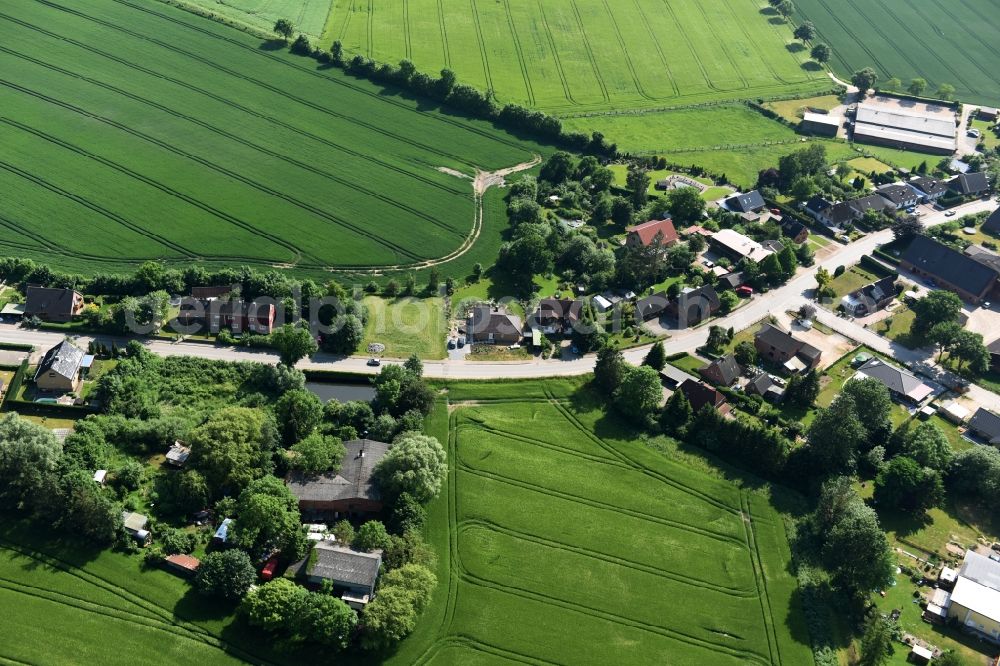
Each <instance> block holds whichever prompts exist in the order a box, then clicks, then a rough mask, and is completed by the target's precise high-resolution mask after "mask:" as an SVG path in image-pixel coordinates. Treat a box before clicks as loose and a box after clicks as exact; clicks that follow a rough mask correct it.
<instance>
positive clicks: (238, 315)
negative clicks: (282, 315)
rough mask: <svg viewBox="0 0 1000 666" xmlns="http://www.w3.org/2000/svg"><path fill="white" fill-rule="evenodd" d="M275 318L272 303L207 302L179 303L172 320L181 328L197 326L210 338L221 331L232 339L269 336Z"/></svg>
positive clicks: (212, 299)
mask: <svg viewBox="0 0 1000 666" xmlns="http://www.w3.org/2000/svg"><path fill="white" fill-rule="evenodd" d="M276 314H277V310H276V309H275V307H274V303H253V302H249V303H248V302H246V301H241V300H226V299H218V298H210V299H208V300H206V301H195V302H193V303H191V302H189V303H183V304H182V305H181V310H180V312H178V313H177V318H176V320H177V323H178V324H180V325H182V326H197V327H199V328H200V329H201V330H203V331H208V332H210V333H213V334H215V333H218V332H219V331H220V330H222V329H224V328H225V329H229V330H230V331H232V332H233V334H234V335H239V334H241V333H243V332H245V331H250V332H251V333H259V334H260V335H269V334H270V333H271V331H272V330H274V318H275V316H276Z"/></svg>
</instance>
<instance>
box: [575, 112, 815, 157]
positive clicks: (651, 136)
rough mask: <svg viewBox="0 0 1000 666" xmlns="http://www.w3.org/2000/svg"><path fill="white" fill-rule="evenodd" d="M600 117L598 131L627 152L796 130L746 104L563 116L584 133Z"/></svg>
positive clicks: (750, 142) (738, 143) (720, 144)
mask: <svg viewBox="0 0 1000 666" xmlns="http://www.w3.org/2000/svg"><path fill="white" fill-rule="evenodd" d="M595 121H598V122H599V123H600V124H599V127H600V129H601V131H602V132H604V133H605V134H606V135H607V136H609V137H611V139H613V140H614V141H615V142H616V143H617V144H618V148H619V149H620V150H622V151H624V152H628V153H657V154H661V153H662V154H664V155H666V156H667V158H668V159H670V154H671V153H673V152H681V151H684V150H691V149H714V148H729V147H744V146H760V145H767V144H773V143H793V142H795V141H797V140H798V136H797V135H796V134H795V131H794V130H793V129H791V128H790V127H788V126H786V125H782V124H781V123H779V122H777V121H775V120H771V119H770V118H766V117H764V116H763V115H761V114H760V113H758V112H756V111H754V110H753V109H751V108H749V107H747V106H746V105H744V104H722V105H719V106H709V107H705V108H688V109H673V110H670V111H662V112H655V113H639V114H620V115H608V116H598V117H595V116H579V117H571V118H565V119H563V124H564V125H565V127H566V128H567V129H569V130H575V131H578V132H586V131H588V129H590V128H592V127H593V126H594V125H593V123H594V122H595Z"/></svg>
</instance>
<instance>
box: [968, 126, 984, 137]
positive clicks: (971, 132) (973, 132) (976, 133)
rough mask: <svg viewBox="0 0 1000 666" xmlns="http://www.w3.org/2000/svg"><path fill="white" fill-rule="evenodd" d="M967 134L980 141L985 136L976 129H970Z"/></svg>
mask: <svg viewBox="0 0 1000 666" xmlns="http://www.w3.org/2000/svg"><path fill="white" fill-rule="evenodd" d="M966 134H967V135H968V136H971V137H972V138H973V139H978V138H979V137H981V136H982V135H983V133H982V132H980V131H979V130H977V129H976V128H972V129H970V130H969V131H968V132H966Z"/></svg>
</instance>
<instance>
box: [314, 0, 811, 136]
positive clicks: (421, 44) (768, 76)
mask: <svg viewBox="0 0 1000 666" xmlns="http://www.w3.org/2000/svg"><path fill="white" fill-rule="evenodd" d="M764 7H765V5H764V4H763V3H756V2H740V1H737V0H722V2H720V3H715V4H713V5H712V6H710V7H709V6H705V5H703V4H701V3H698V2H694V1H693V0H678V1H677V2H671V3H669V5H665V4H663V3H662V2H660V1H659V0H635V1H634V2H626V3H609V2H607V0H557V1H556V2H544V3H541V2H537V1H536V0H504V1H503V2H474V3H472V4H471V5H470V4H469V3H468V2H461V1H460V0H407V2H405V3H398V2H394V1H393V0H370V1H361V0H334V3H333V10H332V14H331V18H330V22H329V25H330V30H329V31H328V32H327V34H326V35H325V36H324V40H323V41H324V43H323V45H324V47H325V46H328V45H329V43H331V42H332V41H333V40H335V39H339V40H341V42H342V43H343V45H344V49H345V50H346V51H347V53H349V54H355V53H359V54H362V55H365V56H368V57H371V58H374V59H375V60H378V61H380V62H391V63H396V62H399V61H400V60H402V59H403V58H409V59H410V60H412V61H413V63H414V64H415V65H416V66H417V68H418V69H420V70H423V71H427V72H437V71H438V70H440V69H442V68H444V67H449V68H451V69H452V70H454V71H455V73H456V74H457V75H458V78H459V80H460V81H463V82H465V83H469V84H471V85H474V86H476V87H477V88H480V89H482V90H492V91H494V92H495V93H496V95H497V97H498V99H499V100H500V101H501V102H508V101H510V102H516V103H519V104H524V105H527V106H532V107H535V108H539V109H542V110H545V111H549V112H553V113H557V114H558V113H571V112H574V111H581V110H611V109H614V110H621V109H625V108H635V109H653V108H661V107H664V106H675V105H682V104H692V103H698V102H703V101H707V100H712V99H737V98H751V97H767V96H774V95H783V94H795V93H797V92H800V91H801V92H803V93H807V92H812V91H818V90H823V89H825V88H829V87H830V82H829V79H828V78H827V77H826V76H825V74H823V72H821V71H818V68H814V67H812V66H811V65H810V64H808V63H807V58H806V55H807V54H805V53H802V52H800V51H798V50H796V49H789V48H786V44H788V43H789V42H791V41H792V34H791V29H790V28H789V26H788V25H787V24H783V23H780V22H779V21H777V19H776V18H775V17H774V16H771V15H768V12H770V11H771V10H769V9H763V8H764ZM762 9H763V10H762ZM591 120H592V121H593V123H592V125H591V126H592V127H593V128H594V129H600V130H601V131H604V130H603V129H602V124H603V122H604V119H602V118H592V119H591ZM605 134H607V135H608V136H612V134H611V133H610V132H605Z"/></svg>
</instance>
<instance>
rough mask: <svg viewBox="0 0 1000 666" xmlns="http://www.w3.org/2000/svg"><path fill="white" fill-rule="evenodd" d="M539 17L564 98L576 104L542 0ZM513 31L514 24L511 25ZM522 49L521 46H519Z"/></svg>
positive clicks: (508, 0) (508, 1)
mask: <svg viewBox="0 0 1000 666" xmlns="http://www.w3.org/2000/svg"><path fill="white" fill-rule="evenodd" d="M504 2H506V3H507V4H508V9H509V5H510V0H504ZM538 15H539V16H540V17H541V23H542V29H543V30H544V31H545V41H547V42H548V44H549V49H551V51H552V61H553V62H554V63H555V65H556V73H557V74H558V75H559V83H560V84H561V85H562V89H563V96H564V97H565V98H566V99H568V100H569V101H570V102H571V103H573V104H576V103H577V101H576V99H575V98H574V97H573V91H572V90H571V89H570V87H569V80H568V79H567V78H566V70H564V69H563V66H562V59H561V58H560V57H559V48H558V47H557V46H556V40H555V37H553V36H552V29H551V28H549V19H548V18H547V17H546V16H545V5H544V4H543V3H542V0H538ZM511 29H513V24H512V25H511ZM584 40H586V35H584ZM518 49H520V45H519V46H518Z"/></svg>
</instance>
